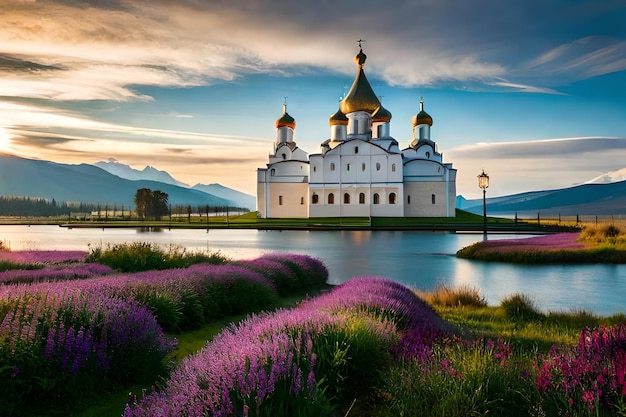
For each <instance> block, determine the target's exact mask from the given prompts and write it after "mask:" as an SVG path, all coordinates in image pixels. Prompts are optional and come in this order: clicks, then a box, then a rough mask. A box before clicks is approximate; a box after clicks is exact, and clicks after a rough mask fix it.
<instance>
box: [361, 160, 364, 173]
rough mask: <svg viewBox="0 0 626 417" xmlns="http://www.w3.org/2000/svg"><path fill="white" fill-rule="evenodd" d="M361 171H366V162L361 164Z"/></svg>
mask: <svg viewBox="0 0 626 417" xmlns="http://www.w3.org/2000/svg"><path fill="white" fill-rule="evenodd" d="M361 171H365V162H363V163H362V164H361Z"/></svg>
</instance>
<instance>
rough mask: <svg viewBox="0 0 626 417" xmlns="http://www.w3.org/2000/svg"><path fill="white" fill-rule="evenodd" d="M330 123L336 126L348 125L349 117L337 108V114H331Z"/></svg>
mask: <svg viewBox="0 0 626 417" xmlns="http://www.w3.org/2000/svg"><path fill="white" fill-rule="evenodd" d="M329 123H330V125H331V126H335V125H343V126H347V125H348V118H347V117H346V115H345V114H343V112H342V111H341V110H337V112H336V113H335V114H333V115H331V116H330V118H329Z"/></svg>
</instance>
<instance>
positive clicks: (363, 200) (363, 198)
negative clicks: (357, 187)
mask: <svg viewBox="0 0 626 417" xmlns="http://www.w3.org/2000/svg"><path fill="white" fill-rule="evenodd" d="M359 204H365V193H359Z"/></svg>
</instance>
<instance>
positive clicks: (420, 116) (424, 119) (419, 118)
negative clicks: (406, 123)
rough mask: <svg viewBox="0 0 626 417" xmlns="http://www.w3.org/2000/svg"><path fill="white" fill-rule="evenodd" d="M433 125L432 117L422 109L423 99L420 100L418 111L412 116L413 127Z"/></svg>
mask: <svg viewBox="0 0 626 417" xmlns="http://www.w3.org/2000/svg"><path fill="white" fill-rule="evenodd" d="M424 124H426V125H429V126H432V125H433V118H432V117H430V114H428V113H426V112H425V111H424V99H421V100H420V112H419V113H417V114H416V115H415V116H413V127H415V126H418V125H424Z"/></svg>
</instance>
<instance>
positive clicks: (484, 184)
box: [478, 169, 489, 235]
mask: <svg viewBox="0 0 626 417" xmlns="http://www.w3.org/2000/svg"><path fill="white" fill-rule="evenodd" d="M478 186H479V187H480V188H482V190H483V233H484V234H485V235H486V234H487V188H488V187H489V175H487V174H485V170H484V169H483V172H482V174H480V175H479V176H478Z"/></svg>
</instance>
